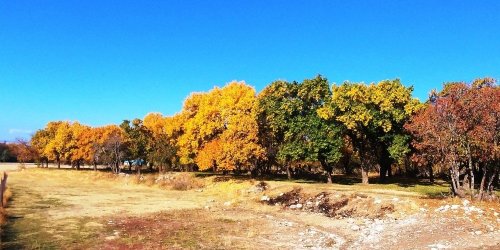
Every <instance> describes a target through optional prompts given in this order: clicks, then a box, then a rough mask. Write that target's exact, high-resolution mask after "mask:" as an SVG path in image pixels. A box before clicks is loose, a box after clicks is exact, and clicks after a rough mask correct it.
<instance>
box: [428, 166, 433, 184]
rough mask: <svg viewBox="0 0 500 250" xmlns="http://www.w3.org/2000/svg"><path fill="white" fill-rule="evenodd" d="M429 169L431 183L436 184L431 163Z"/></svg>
mask: <svg viewBox="0 0 500 250" xmlns="http://www.w3.org/2000/svg"><path fill="white" fill-rule="evenodd" d="M427 169H428V171H429V181H430V182H431V183H434V170H433V169H432V164H430V163H429V164H428V165H427Z"/></svg>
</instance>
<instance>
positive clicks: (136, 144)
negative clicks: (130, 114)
mask: <svg viewBox="0 0 500 250" xmlns="http://www.w3.org/2000/svg"><path fill="white" fill-rule="evenodd" d="M120 128H121V129H122V130H123V132H124V135H125V143H126V145H127V147H126V148H127V153H126V158H127V159H128V162H129V170H130V168H131V166H132V165H135V166H136V170H137V173H138V174H140V172H141V167H142V162H143V161H144V160H146V151H147V144H148V138H149V136H150V135H149V131H148V130H147V129H146V127H145V126H144V125H143V122H142V120H141V119H137V118H136V119H134V120H132V122H130V121H129V120H124V121H123V122H122V123H121V124H120Z"/></svg>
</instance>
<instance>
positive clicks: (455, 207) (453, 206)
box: [451, 205, 460, 210]
mask: <svg viewBox="0 0 500 250" xmlns="http://www.w3.org/2000/svg"><path fill="white" fill-rule="evenodd" d="M459 207H460V205H451V210H457V209H458V208H459Z"/></svg>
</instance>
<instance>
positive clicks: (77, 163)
mask: <svg viewBox="0 0 500 250" xmlns="http://www.w3.org/2000/svg"><path fill="white" fill-rule="evenodd" d="M76 170H80V161H76Z"/></svg>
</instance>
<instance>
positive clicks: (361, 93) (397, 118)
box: [318, 79, 420, 184]
mask: <svg viewBox="0 0 500 250" xmlns="http://www.w3.org/2000/svg"><path fill="white" fill-rule="evenodd" d="M412 91H413V88H412V87H405V86H404V85H403V84H401V82H400V81H399V79H396V80H385V81H381V82H379V83H377V84H373V83H372V84H370V85H366V84H362V83H350V82H345V83H343V84H342V85H340V86H335V85H334V86H333V95H332V99H331V100H330V102H329V104H328V105H326V106H325V108H321V109H320V110H318V114H319V115H320V116H321V117H323V118H325V119H335V120H337V121H339V122H341V123H342V124H343V125H344V126H345V128H346V131H347V135H348V136H349V137H350V139H351V141H352V143H353V146H354V148H355V149H356V151H357V152H358V153H359V156H360V160H361V173H362V182H363V183H365V184H368V171H369V170H370V169H371V168H373V167H374V166H375V165H377V164H378V165H379V166H380V168H381V171H380V176H381V179H383V177H384V176H385V175H386V173H387V171H389V169H390V165H391V162H392V161H394V160H399V159H398V158H401V157H404V156H405V155H406V154H407V153H408V152H409V148H408V144H409V137H408V136H407V135H405V133H404V132H403V131H404V130H403V125H404V124H405V122H406V121H408V120H409V118H410V117H411V115H412V114H414V113H415V112H416V110H417V109H418V108H419V107H420V102H419V101H418V100H417V99H415V98H413V97H412V95H411V94H412Z"/></svg>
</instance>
